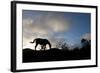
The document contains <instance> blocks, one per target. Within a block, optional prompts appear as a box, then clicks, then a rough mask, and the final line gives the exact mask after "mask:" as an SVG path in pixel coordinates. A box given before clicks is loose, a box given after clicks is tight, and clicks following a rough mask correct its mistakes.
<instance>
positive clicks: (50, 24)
mask: <svg viewBox="0 0 100 73" xmlns="http://www.w3.org/2000/svg"><path fill="white" fill-rule="evenodd" d="M90 19H91V15H90V14H89V13H75V12H51V11H34V10H23V12H22V22H23V23H22V25H23V47H26V46H29V45H31V44H29V42H30V41H32V40H34V39H35V38H46V39H48V40H49V41H50V42H51V44H52V47H55V46H56V42H57V41H61V40H64V41H66V42H67V43H68V44H69V45H70V46H73V45H77V44H79V43H80V40H81V39H82V38H85V39H87V40H90V34H91V31H90V30H91V28H90V27H91V23H90V22H91V21H90ZM32 46H33V45H32Z"/></svg>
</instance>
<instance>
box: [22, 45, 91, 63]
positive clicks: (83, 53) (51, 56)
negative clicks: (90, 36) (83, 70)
mask: <svg viewBox="0 0 100 73" xmlns="http://www.w3.org/2000/svg"><path fill="white" fill-rule="evenodd" d="M90 51H91V50H90V48H89V47H88V48H81V49H78V48H75V49H74V50H71V51H69V50H59V49H57V48H51V50H45V51H34V50H31V49H29V48H26V49H23V62H24V63H27V62H45V61H63V60H85V59H91V52H90Z"/></svg>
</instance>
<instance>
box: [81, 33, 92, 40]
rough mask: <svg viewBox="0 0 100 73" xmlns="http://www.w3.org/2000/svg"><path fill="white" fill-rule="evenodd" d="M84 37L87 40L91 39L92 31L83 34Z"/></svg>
mask: <svg viewBox="0 0 100 73" xmlns="http://www.w3.org/2000/svg"><path fill="white" fill-rule="evenodd" d="M82 38H84V39H87V40H91V34H90V33H86V34H84V35H83V36H82Z"/></svg>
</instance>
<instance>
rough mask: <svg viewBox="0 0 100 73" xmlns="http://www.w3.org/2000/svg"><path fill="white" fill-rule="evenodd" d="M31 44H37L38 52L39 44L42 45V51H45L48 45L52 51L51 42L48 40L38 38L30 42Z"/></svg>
mask: <svg viewBox="0 0 100 73" xmlns="http://www.w3.org/2000/svg"><path fill="white" fill-rule="evenodd" d="M30 43H36V45H35V50H36V47H37V46H38V44H39V45H41V50H42V49H43V50H45V49H46V45H47V44H48V45H49V48H50V49H51V44H50V42H49V41H48V40H47V39H42V38H36V39H34V40H33V41H32V42H30Z"/></svg>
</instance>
